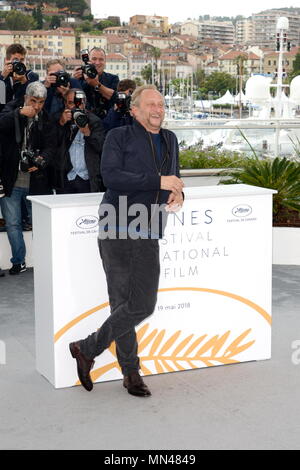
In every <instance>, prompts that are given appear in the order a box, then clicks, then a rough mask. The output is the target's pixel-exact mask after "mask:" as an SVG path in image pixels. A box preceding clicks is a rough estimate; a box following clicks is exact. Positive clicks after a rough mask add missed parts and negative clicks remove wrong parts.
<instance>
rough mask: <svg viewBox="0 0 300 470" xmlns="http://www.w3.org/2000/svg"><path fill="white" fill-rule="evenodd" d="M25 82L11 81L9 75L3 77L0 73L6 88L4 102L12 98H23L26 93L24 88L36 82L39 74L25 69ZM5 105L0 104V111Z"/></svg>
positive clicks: (0, 78)
mask: <svg viewBox="0 0 300 470" xmlns="http://www.w3.org/2000/svg"><path fill="white" fill-rule="evenodd" d="M26 76H27V82H26V83H24V84H22V83H20V82H13V81H12V80H11V76H10V75H9V76H8V77H6V78H4V77H3V75H2V74H1V73H0V80H1V81H3V82H4V83H5V88H6V98H5V100H6V103H9V102H10V101H13V100H21V99H22V98H24V95H25V93H26V88H27V86H28V85H29V83H32V82H36V81H38V80H39V76H38V74H37V73H35V72H32V70H27V72H26ZM4 106H5V105H1V104H0V111H2V109H3V108H4Z"/></svg>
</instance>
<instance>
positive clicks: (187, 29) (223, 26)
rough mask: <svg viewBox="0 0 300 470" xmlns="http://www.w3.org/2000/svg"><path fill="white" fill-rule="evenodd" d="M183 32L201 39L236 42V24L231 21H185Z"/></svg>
mask: <svg viewBox="0 0 300 470" xmlns="http://www.w3.org/2000/svg"><path fill="white" fill-rule="evenodd" d="M181 34H184V35H189V36H192V37H193V38H195V39H197V40H199V41H206V40H214V41H218V42H221V43H223V44H233V43H234V34H235V30H234V26H233V24H232V23H231V22H230V21H196V20H189V21H185V22H184V23H182V25H181Z"/></svg>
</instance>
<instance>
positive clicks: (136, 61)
mask: <svg viewBox="0 0 300 470" xmlns="http://www.w3.org/2000/svg"><path fill="white" fill-rule="evenodd" d="M151 63H152V61H151V58H150V57H149V56H148V54H145V53H143V52H131V53H130V54H129V55H128V78H131V79H132V80H134V79H135V78H139V79H141V80H142V81H143V77H142V70H143V68H144V67H146V66H147V65H149V64H150V65H151Z"/></svg>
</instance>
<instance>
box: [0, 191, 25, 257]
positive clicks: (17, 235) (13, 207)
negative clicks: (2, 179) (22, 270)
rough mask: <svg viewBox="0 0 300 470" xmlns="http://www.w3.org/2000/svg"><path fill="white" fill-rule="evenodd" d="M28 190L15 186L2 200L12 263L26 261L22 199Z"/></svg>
mask: <svg viewBox="0 0 300 470" xmlns="http://www.w3.org/2000/svg"><path fill="white" fill-rule="evenodd" d="M25 193H27V194H28V191H27V190H26V189H24V188H13V190H12V194H11V196H10V197H7V196H6V197H4V198H2V201H1V210H2V213H3V217H4V219H5V224H6V231H7V236H8V240H9V243H10V246H11V251H12V258H11V260H10V261H11V263H12V264H23V263H25V255H26V248H25V243H24V238H23V227H22V212H21V200H22V197H23V195H24V194H25Z"/></svg>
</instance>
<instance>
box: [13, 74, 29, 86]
mask: <svg viewBox="0 0 300 470" xmlns="http://www.w3.org/2000/svg"><path fill="white" fill-rule="evenodd" d="M13 81H14V82H19V83H21V84H22V85H24V84H25V83H26V82H27V81H28V80H27V77H26V75H18V74H16V73H15V72H14V73H13Z"/></svg>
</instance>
